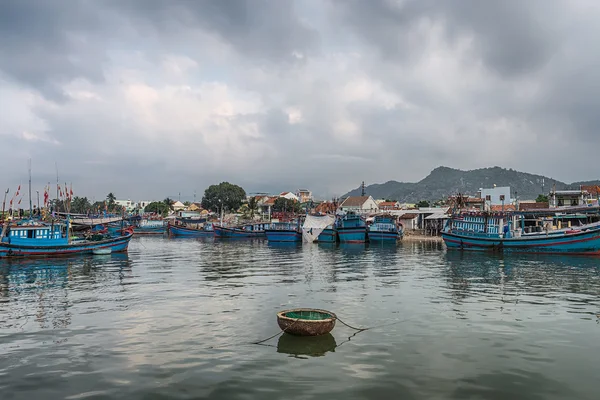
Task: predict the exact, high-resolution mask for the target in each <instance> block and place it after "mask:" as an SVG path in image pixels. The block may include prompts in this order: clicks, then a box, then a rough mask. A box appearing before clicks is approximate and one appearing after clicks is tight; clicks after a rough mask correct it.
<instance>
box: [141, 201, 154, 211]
mask: <svg viewBox="0 0 600 400" xmlns="http://www.w3.org/2000/svg"><path fill="white" fill-rule="evenodd" d="M150 203H152V201H148V200H141V201H138V203H137V207H138V208H140V209H142V210H143V209H144V208H146V206H147V205H148V204H150Z"/></svg>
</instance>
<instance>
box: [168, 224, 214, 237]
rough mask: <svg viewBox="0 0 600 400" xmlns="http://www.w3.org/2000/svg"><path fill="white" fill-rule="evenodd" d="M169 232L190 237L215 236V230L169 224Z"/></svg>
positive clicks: (176, 235) (177, 235)
mask: <svg viewBox="0 0 600 400" xmlns="http://www.w3.org/2000/svg"><path fill="white" fill-rule="evenodd" d="M169 233H170V234H171V236H175V237H189V238H200V237H213V236H214V235H215V232H214V231H207V230H204V229H196V228H188V227H184V226H176V225H169Z"/></svg>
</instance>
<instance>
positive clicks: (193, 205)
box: [188, 203, 202, 211]
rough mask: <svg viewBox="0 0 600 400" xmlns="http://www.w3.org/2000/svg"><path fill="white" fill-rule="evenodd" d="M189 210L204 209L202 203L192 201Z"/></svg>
mask: <svg viewBox="0 0 600 400" xmlns="http://www.w3.org/2000/svg"><path fill="white" fill-rule="evenodd" d="M188 210H189V211H202V203H192V204H190V206H189V207H188Z"/></svg>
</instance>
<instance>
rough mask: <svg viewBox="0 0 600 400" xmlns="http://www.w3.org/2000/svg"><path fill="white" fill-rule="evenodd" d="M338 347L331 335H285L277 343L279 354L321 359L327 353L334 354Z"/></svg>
mask: <svg viewBox="0 0 600 400" xmlns="http://www.w3.org/2000/svg"><path fill="white" fill-rule="evenodd" d="M336 347H337V343H336V341H335V338H334V337H333V335H331V333H327V334H325V335H320V336H293V335H290V334H287V333H283V334H282V335H281V336H280V337H279V341H278V342H277V352H278V353H285V354H289V355H290V356H293V357H299V356H310V357H321V356H324V355H325V353H327V352H334V351H335V348H336Z"/></svg>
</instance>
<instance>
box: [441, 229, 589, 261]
mask: <svg viewBox="0 0 600 400" xmlns="http://www.w3.org/2000/svg"><path fill="white" fill-rule="evenodd" d="M442 239H443V240H444V242H445V243H446V246H447V247H448V249H457V250H479V251H494V252H520V253H551V254H578V255H600V228H595V229H590V230H587V231H581V232H576V233H569V234H560V235H557V234H553V235H545V234H542V235H535V236H532V237H523V236H522V237H518V238H506V239H505V238H494V237H481V236H477V235H464V234H459V233H454V232H443V233H442Z"/></svg>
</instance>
